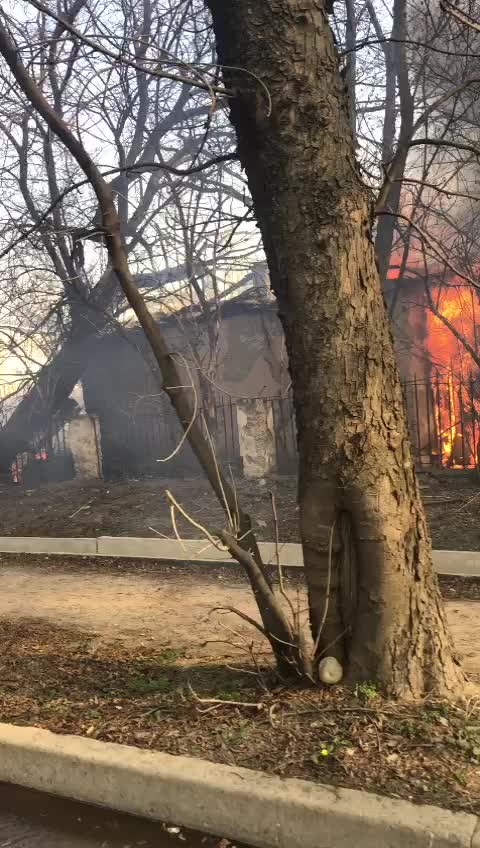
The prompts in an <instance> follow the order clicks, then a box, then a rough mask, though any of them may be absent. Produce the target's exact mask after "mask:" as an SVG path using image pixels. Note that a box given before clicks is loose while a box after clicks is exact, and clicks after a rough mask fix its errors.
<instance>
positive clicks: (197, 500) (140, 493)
mask: <svg viewBox="0 0 480 848" xmlns="http://www.w3.org/2000/svg"><path fill="white" fill-rule="evenodd" d="M420 482H421V487H422V495H423V499H424V503H425V508H426V512H427V516H428V520H429V524H430V530H431V533H432V538H433V544H434V547H435V548H438V549H446V550H473V551H475V550H480V481H479V480H478V479H477V477H476V476H475V475H474V473H473V472H471V473H467V474H465V473H463V472H450V473H447V474H445V475H443V476H442V475H434V474H426V473H421V474H420ZM236 486H237V490H238V496H239V499H240V501H241V503H242V505H243V507H244V508H245V509H247V511H249V512H250V514H251V516H252V520H253V526H254V529H255V531H256V533H257V536H258V538H259V539H260V540H266V541H271V540H272V539H273V538H274V527H273V520H272V509H271V499H270V491H273V492H274V494H275V500H276V507H277V513H278V524H279V532H280V538H281V539H282V540H283V541H298V539H299V533H298V510H297V506H296V480H295V478H293V477H277V478H269V479H266V480H260V481H257V480H247V479H244V478H240V479H238V480H237V481H236ZM166 489H170V490H171V491H172V492H173V494H174V495H175V497H176V498H177V500H178V501H179V502H180V503H181V504H183V505H184V506H185V507H186V508H187V509H188V511H189V512H190V514H191V515H192V516H193V517H194V518H195V520H196V521H198V522H200V524H202V525H207V526H209V527H214V528H215V527H216V528H218V527H223V526H224V517H223V514H222V510H221V508H220V507H219V505H218V503H217V502H216V500H215V498H214V496H213V495H212V493H211V490H210V487H209V485H208V483H207V481H205V480H203V479H201V478H195V479H186V480H179V479H155V480H131V481H124V482H118V483H105V482H103V481H92V482H90V483H87V484H86V483H85V482H82V481H71V482H67V483H56V484H51V485H49V486H42V487H40V488H38V489H30V490H28V489H25V488H24V487H23V486H15V485H13V484H10V485H3V486H1V487H0V535H3V536H99V535H106V536H154V535H156V534H158V533H160V534H163V535H165V536H168V537H171V536H172V535H173V533H172V526H171V521H170V514H169V510H168V507H167V501H166V497H165V490H166ZM179 529H180V531H181V533H182V534H183V535H184V536H185V538H192V537H195V536H197V537H198V535H199V531H198V530H195V529H194V528H192V527H191V525H189V524H188V523H186V522H183V521H181V520H180V522H179Z"/></svg>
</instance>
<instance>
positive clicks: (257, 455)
mask: <svg viewBox="0 0 480 848" xmlns="http://www.w3.org/2000/svg"><path fill="white" fill-rule="evenodd" d="M237 421H238V438H239V442H240V454H241V456H242V459H243V473H244V474H245V477H263V476H264V475H265V474H269V473H271V472H272V471H275V469H276V461H277V456H276V449H275V430H274V422H273V414H272V407H271V405H270V404H269V403H268V402H265V401H263V400H261V399H258V398H257V399H255V400H242V401H239V402H238V403H237Z"/></svg>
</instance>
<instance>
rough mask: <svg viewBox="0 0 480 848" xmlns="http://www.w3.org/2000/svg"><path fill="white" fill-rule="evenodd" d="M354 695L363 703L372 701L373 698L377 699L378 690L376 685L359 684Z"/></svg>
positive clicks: (369, 683) (367, 682)
mask: <svg viewBox="0 0 480 848" xmlns="http://www.w3.org/2000/svg"><path fill="white" fill-rule="evenodd" d="M354 694H355V697H356V698H359V699H360V700H361V701H371V700H372V698H376V697H377V695H378V689H377V687H376V686H375V683H371V682H369V681H365V682H364V683H357V685H356V686H355V690H354Z"/></svg>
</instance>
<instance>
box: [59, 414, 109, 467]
mask: <svg viewBox="0 0 480 848" xmlns="http://www.w3.org/2000/svg"><path fill="white" fill-rule="evenodd" d="M67 445H68V448H69V449H70V451H71V454H72V458H73V467H74V470H75V477H76V478H79V479H84V480H88V479H98V478H99V477H101V476H102V457H101V448H100V428H99V424H98V419H97V417H96V416H94V415H79V416H78V417H77V418H72V420H71V421H70V422H69V425H68V434H67Z"/></svg>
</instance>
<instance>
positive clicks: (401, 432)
mask: <svg viewBox="0 0 480 848" xmlns="http://www.w3.org/2000/svg"><path fill="white" fill-rule="evenodd" d="M206 2H207V5H208V7H209V8H210V11H211V13H212V15H213V21H214V28H215V34H216V40H217V50H218V57H219V62H220V63H221V64H222V65H223V66H224V69H223V75H224V81H225V83H226V85H227V86H228V88H229V89H234V90H235V91H236V92H237V94H236V97H234V98H232V99H231V100H230V101H229V102H230V109H231V120H232V122H233V124H234V126H235V129H236V132H237V138H238V149H239V155H240V158H241V161H242V164H243V166H244V168H245V170H246V172H247V176H248V180H249V186H250V191H251V194H252V198H253V201H254V205H255V210H256V215H257V220H258V223H259V226H260V228H261V231H262V235H263V240H264V246H265V250H266V254H267V259H268V264H269V268H270V275H271V282H272V286H273V289H274V291H275V294H276V296H277V298H278V304H279V314H280V317H281V319H282V322H283V326H284V330H285V336H286V342H287V347H288V352H289V359H290V371H291V376H292V383H293V389H294V401H295V409H296V415H297V425H298V444H299V454H300V474H299V504H300V514H301V535H302V542H303V549H304V557H305V565H306V575H307V580H308V589H309V597H310V608H311V623H312V629H313V635H314V638H315V639H316V641H317V642H318V649H317V653H318V655H321V654H322V652H323V653H328V654H329V655H332V654H333V655H335V656H336V657H337V658H338V659H339V660H340V661H341V662H342V663H343V665H344V669H345V672H346V679H347V681H351V682H353V681H359V680H373V681H376V682H377V683H378V684H379V685H381V686H382V687H383V688H384V689H385V690H387V691H388V692H389V693H390V694H393V695H396V696H405V697H418V696H421V695H423V694H424V693H426V692H431V691H436V692H441V693H447V692H452V691H456V689H457V687H458V686H459V684H460V683H461V681H462V680H463V677H462V674H461V672H460V670H459V668H458V666H457V664H456V662H455V659H454V657H453V653H452V645H451V641H450V638H449V634H448V631H447V628H446V624H445V618H444V613H443V608H442V603H441V599H440V595H439V591H438V587H437V583H436V579H435V577H434V574H433V571H432V564H431V549H430V541H429V537H428V533H427V529H426V526H425V518H424V513H423V509H422V504H421V500H420V496H419V490H418V486H417V481H416V477H415V470H414V467H413V462H412V457H411V452H410V445H409V440H408V435H407V429H406V424H405V417H404V410H403V402H402V393H401V387H400V383H399V377H398V373H397V368H396V364H395V360H394V354H393V346H392V339H391V334H390V330H389V327H388V322H387V320H386V315H385V306H384V302H383V297H382V293H381V286H380V281H379V275H378V271H377V267H376V263H375V256H374V249H373V244H372V237H371V228H372V208H371V202H370V198H369V195H368V194H367V192H366V190H365V188H364V186H363V184H362V182H361V180H360V177H359V172H358V168H357V164H356V162H355V158H354V151H353V141H352V133H351V127H350V125H349V119H348V110H347V98H346V92H345V88H344V83H343V81H342V77H341V74H340V72H339V63H338V57H337V54H336V51H335V47H334V42H333V38H332V34H331V30H330V27H329V23H328V19H327V14H326V11H325V6H324V3H323V2H321V0H264V2H262V3H254V2H252V0H206ZM238 68H244V69H245V71H243V72H242V71H239V70H237V69H238ZM267 90H268V97H267V94H266V91H267ZM270 100H271V104H270ZM322 624H323V626H322ZM320 628H321V632H319V629H320Z"/></svg>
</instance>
